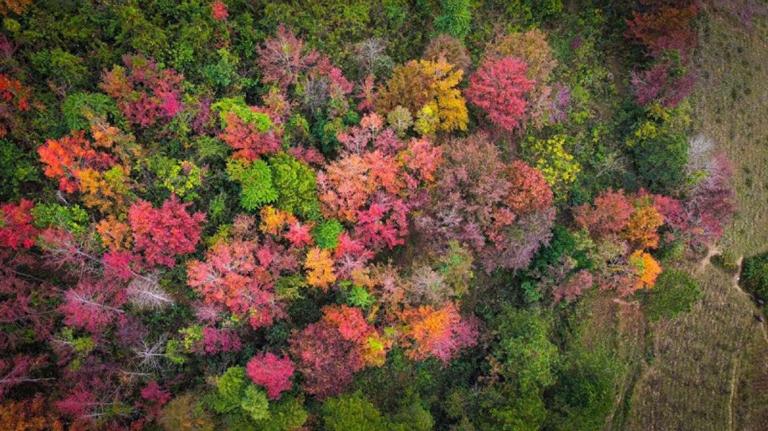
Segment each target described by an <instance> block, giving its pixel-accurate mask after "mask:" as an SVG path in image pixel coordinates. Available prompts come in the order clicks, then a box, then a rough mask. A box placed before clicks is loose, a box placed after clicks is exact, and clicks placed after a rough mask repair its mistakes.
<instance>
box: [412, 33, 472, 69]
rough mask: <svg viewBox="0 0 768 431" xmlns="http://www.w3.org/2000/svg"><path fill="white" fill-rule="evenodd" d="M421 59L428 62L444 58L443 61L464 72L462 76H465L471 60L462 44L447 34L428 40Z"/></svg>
mask: <svg viewBox="0 0 768 431" xmlns="http://www.w3.org/2000/svg"><path fill="white" fill-rule="evenodd" d="M423 57H424V59H425V60H430V61H438V60H439V59H440V58H444V59H445V61H447V62H448V63H450V64H452V65H454V66H455V67H456V68H458V69H459V70H461V71H462V72H464V76H466V75H467V73H468V72H469V68H470V66H472V59H471V58H470V57H469V52H468V51H467V48H466V47H465V46H464V43H463V42H462V41H461V40H459V39H457V38H455V37H453V36H450V35H447V34H440V35H438V36H437V37H435V38H434V39H432V40H430V41H429V44H427V47H426V48H425V49H424V55H423Z"/></svg>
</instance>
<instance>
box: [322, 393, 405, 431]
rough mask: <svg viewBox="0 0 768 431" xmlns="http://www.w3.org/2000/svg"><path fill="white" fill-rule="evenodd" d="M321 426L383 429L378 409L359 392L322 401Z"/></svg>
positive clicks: (341, 430) (331, 430) (342, 430)
mask: <svg viewBox="0 0 768 431" xmlns="http://www.w3.org/2000/svg"><path fill="white" fill-rule="evenodd" d="M323 426H324V427H325V428H324V429H326V430H328V431H384V430H387V429H391V428H389V427H388V424H387V421H386V419H385V418H384V417H383V416H382V415H381V413H380V412H379V410H378V409H377V408H376V406H374V405H373V404H371V402H370V401H368V400H366V399H365V398H364V397H363V396H362V395H361V394H360V393H359V392H356V393H354V394H345V395H340V396H338V397H334V398H329V399H327V400H325V402H324V403H323Z"/></svg>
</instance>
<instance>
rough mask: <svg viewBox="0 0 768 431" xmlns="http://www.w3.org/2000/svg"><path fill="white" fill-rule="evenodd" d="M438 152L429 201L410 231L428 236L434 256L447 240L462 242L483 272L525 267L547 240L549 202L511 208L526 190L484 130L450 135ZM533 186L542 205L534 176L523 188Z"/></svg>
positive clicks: (551, 215) (551, 214)
mask: <svg viewBox="0 0 768 431" xmlns="http://www.w3.org/2000/svg"><path fill="white" fill-rule="evenodd" d="M442 155H443V157H442V158H443V163H442V166H441V167H440V169H439V170H438V171H437V173H436V175H435V176H436V178H437V182H436V184H435V186H434V187H432V188H431V190H430V192H431V193H430V194H431V200H429V201H428V202H427V203H426V204H425V205H424V208H423V209H422V211H421V213H419V214H418V215H417V216H416V217H415V220H414V221H415V223H414V225H415V227H416V229H417V230H418V231H419V232H420V233H421V234H422V235H424V237H425V238H430V246H431V248H433V249H436V250H435V251H436V252H437V253H438V254H439V253H440V252H441V251H442V249H444V248H445V246H446V245H447V244H448V243H449V242H450V241H459V242H460V243H463V244H466V246H467V247H468V248H470V249H471V250H472V251H473V253H474V254H475V256H476V258H477V263H478V264H479V265H481V266H482V267H483V268H484V269H485V270H486V271H488V272H490V271H493V270H494V269H496V268H507V269H515V268H524V267H526V266H527V265H528V264H529V263H530V260H531V258H532V257H533V254H534V253H535V252H536V250H538V248H539V247H540V246H541V245H543V244H546V243H547V241H548V240H549V237H550V235H551V232H550V231H551V227H552V224H553V222H554V209H553V208H552V206H551V205H549V206H547V207H546V208H541V209H538V210H536V211H528V209H525V210H522V211H520V212H519V213H517V212H515V211H513V210H512V208H511V205H515V206H517V207H518V208H520V205H519V204H520V202H516V199H522V200H526V199H527V198H524V196H525V195H526V194H525V193H526V192H525V191H524V190H522V189H520V187H522V186H523V185H521V182H520V177H519V176H518V175H519V173H518V172H517V170H516V169H512V168H510V165H508V164H506V163H504V162H503V161H502V160H501V155H500V152H499V149H498V148H497V147H496V146H495V145H494V144H493V143H492V142H490V139H489V138H488V136H487V135H485V134H476V135H472V136H470V137H469V138H467V139H453V140H451V141H449V142H448V143H447V144H445V145H443V146H442ZM520 166H521V165H520V164H515V165H513V167H517V168H518V169H519V168H520ZM526 170H527V169H526ZM527 171H529V173H530V170H527ZM533 175H535V174H533ZM532 178H533V177H532ZM524 183H525V182H524ZM534 185H535V186H536V187H538V188H539V189H540V191H542V193H543V194H542V195H541V197H542V198H543V199H544V201H542V202H539V203H545V201H546V197H547V196H548V193H547V192H546V189H547V188H549V186H548V185H547V186H544V187H543V188H542V187H541V186H542V184H540V181H535V180H534V181H530V182H527V183H525V185H524V186H534ZM550 193H551V191H550ZM521 202H522V201H521Z"/></svg>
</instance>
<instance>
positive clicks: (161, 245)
mask: <svg viewBox="0 0 768 431" xmlns="http://www.w3.org/2000/svg"><path fill="white" fill-rule="evenodd" d="M188 206H189V204H182V203H181V202H179V200H178V198H176V196H172V197H171V198H170V199H168V200H166V201H165V202H163V205H162V206H161V207H160V208H154V207H153V206H152V204H150V203H149V202H147V201H137V202H135V203H134V204H133V205H131V207H130V208H129V209H128V224H130V226H131V231H132V232H133V244H134V251H136V252H140V253H143V255H144V260H145V261H146V262H147V264H148V265H164V266H168V267H173V266H174V265H175V264H176V262H175V261H174V257H176V256H177V255H181V254H187V253H192V252H193V251H195V247H196V246H197V243H198V242H199V241H200V229H201V226H200V225H201V223H202V222H203V221H204V220H205V215H204V214H203V213H200V212H196V213H193V214H190V213H189V212H187V207H188Z"/></svg>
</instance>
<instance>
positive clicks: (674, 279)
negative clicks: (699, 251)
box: [643, 269, 703, 322]
mask: <svg viewBox="0 0 768 431" xmlns="http://www.w3.org/2000/svg"><path fill="white" fill-rule="evenodd" d="M702 295H703V294H702V291H701V288H700V287H699V283H698V282H697V281H696V280H695V279H694V278H693V277H691V276H690V275H688V274H687V273H685V272H683V271H680V270H677V269H667V270H666V271H664V272H663V273H661V275H659V278H658V279H657V280H656V285H655V286H654V288H653V289H652V290H651V291H650V292H648V293H646V295H645V296H644V297H643V302H644V304H643V305H644V307H645V313H646V316H648V320H650V321H652V322H655V321H658V320H660V319H662V318H663V319H672V318H674V317H675V316H677V315H678V314H680V313H685V312H688V311H690V310H691V307H692V306H693V304H695V303H696V302H697V301H698V300H699V299H701V297H702Z"/></svg>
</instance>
